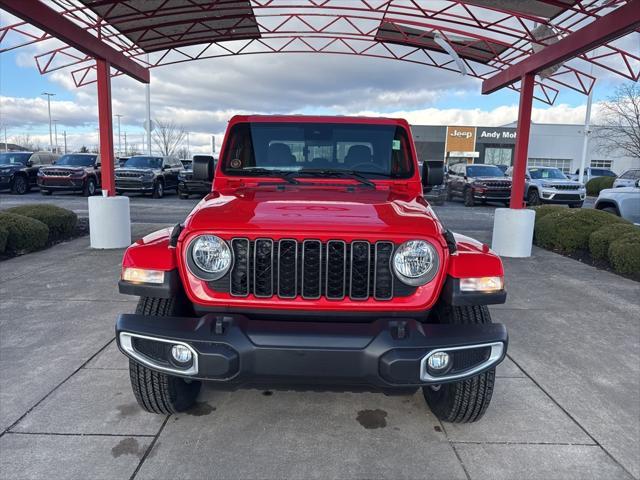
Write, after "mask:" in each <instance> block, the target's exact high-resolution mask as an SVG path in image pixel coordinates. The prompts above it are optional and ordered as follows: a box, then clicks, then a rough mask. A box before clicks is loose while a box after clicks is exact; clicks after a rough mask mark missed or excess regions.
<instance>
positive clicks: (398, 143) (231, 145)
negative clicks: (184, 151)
mask: <svg viewBox="0 0 640 480" xmlns="http://www.w3.org/2000/svg"><path fill="white" fill-rule="evenodd" d="M222 162H223V164H222V170H223V171H224V173H226V174H227V175H244V176H252V175H256V176H257V175H269V174H270V173H272V172H273V173H274V175H276V174H277V173H278V172H279V173H283V172H285V173H287V174H291V175H297V174H299V175H303V174H304V175H305V176H316V175H317V176H322V175H326V174H328V173H336V172H337V173H338V174H339V173H340V172H344V173H345V174H346V173H350V174H353V173H356V174H359V175H362V176H364V177H368V178H409V177H411V175H413V159H412V157H411V153H410V147H409V141H408V137H407V134H406V132H405V130H404V129H403V128H401V127H396V126H395V125H359V124H332V123H284V122H283V123H244V124H238V125H236V126H234V127H233V128H232V130H231V132H230V135H229V139H228V140H227V148H226V149H225V154H224V158H223V159H222ZM336 178H339V177H336Z"/></svg>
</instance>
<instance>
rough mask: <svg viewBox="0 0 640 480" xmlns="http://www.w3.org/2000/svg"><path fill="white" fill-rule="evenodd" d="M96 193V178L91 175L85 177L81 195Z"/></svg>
mask: <svg viewBox="0 0 640 480" xmlns="http://www.w3.org/2000/svg"><path fill="white" fill-rule="evenodd" d="M95 194H96V179H95V178H93V177H89V178H87V180H86V181H85V182H84V186H83V187H82V195H84V196H85V197H92V196H93V195H95Z"/></svg>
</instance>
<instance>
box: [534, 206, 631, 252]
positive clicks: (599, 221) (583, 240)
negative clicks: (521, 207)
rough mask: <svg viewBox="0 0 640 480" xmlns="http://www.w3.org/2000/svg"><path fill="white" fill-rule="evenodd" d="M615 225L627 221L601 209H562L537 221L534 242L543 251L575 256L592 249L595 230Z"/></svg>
mask: <svg viewBox="0 0 640 480" xmlns="http://www.w3.org/2000/svg"><path fill="white" fill-rule="evenodd" d="M616 223H628V222H627V221H626V220H623V219H622V218H620V217H616V216H615V215H611V214H610V213H607V212H603V211H600V210H591V209H579V210H571V209H568V208H567V209H562V210H558V211H557V212H552V213H549V214H547V215H545V216H543V217H542V218H541V219H540V220H536V223H535V229H534V240H535V242H536V244H537V245H539V246H541V247H544V248H550V249H554V250H559V251H561V252H564V253H574V252H575V251H577V250H587V249H588V248H589V236H590V235H591V233H593V232H594V231H595V230H598V229H600V228H601V227H604V226H605V225H613V224H616Z"/></svg>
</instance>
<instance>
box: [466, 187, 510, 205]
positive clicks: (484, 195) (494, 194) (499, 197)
mask: <svg viewBox="0 0 640 480" xmlns="http://www.w3.org/2000/svg"><path fill="white" fill-rule="evenodd" d="M473 198H475V199H477V200H490V201H491V200H496V201H500V202H501V201H507V200H510V199H511V189H496V190H492V189H477V188H474V189H473Z"/></svg>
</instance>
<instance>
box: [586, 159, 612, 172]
mask: <svg viewBox="0 0 640 480" xmlns="http://www.w3.org/2000/svg"><path fill="white" fill-rule="evenodd" d="M591 166H592V167H595V168H608V169H609V170H611V168H612V167H613V160H591Z"/></svg>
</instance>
